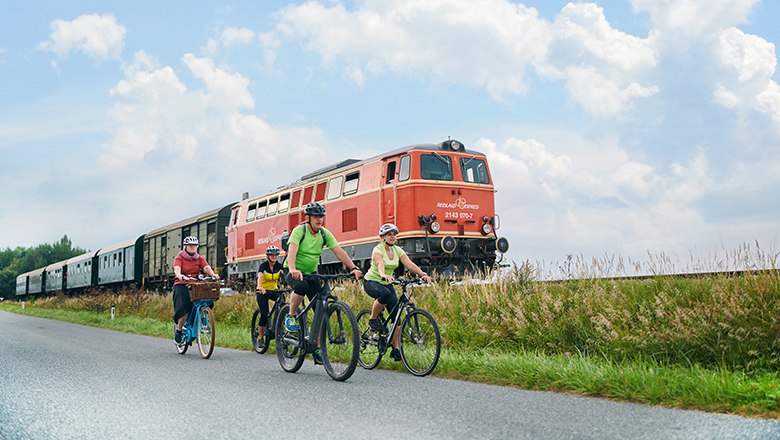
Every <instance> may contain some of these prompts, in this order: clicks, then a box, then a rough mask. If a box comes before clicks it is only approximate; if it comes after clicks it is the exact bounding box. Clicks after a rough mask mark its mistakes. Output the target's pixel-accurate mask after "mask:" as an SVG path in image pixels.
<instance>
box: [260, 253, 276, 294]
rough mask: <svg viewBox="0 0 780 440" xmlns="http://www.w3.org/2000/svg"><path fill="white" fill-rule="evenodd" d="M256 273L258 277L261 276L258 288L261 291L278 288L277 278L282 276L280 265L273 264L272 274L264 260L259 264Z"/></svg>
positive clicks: (269, 266)
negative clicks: (259, 287) (260, 288)
mask: <svg viewBox="0 0 780 440" xmlns="http://www.w3.org/2000/svg"><path fill="white" fill-rule="evenodd" d="M257 273H258V275H260V274H262V276H261V278H260V286H261V287H262V288H263V289H265V290H277V289H278V288H279V276H280V275H281V274H282V265H281V264H279V262H278V261H277V262H276V263H275V264H274V267H273V272H272V271H271V265H270V264H269V262H268V261H267V260H266V261H264V262H262V263H261V264H260V267H259V268H258V269H257Z"/></svg>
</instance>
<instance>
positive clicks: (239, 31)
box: [221, 27, 255, 47]
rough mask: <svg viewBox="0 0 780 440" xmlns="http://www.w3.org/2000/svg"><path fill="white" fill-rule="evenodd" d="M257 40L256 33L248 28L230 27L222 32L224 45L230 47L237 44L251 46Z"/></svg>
mask: <svg viewBox="0 0 780 440" xmlns="http://www.w3.org/2000/svg"><path fill="white" fill-rule="evenodd" d="M254 39H255V33H254V31H253V30H251V29H247V28H234V27H229V28H227V29H225V30H224V31H222V38H221V40H222V45H223V46H224V47H230V46H234V45H237V44H249V43H251V42H252V41H254Z"/></svg>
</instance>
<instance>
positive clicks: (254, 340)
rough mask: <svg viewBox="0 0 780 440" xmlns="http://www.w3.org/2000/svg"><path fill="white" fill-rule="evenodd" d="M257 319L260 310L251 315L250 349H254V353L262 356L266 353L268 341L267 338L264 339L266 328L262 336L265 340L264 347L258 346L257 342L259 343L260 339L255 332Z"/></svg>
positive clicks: (266, 333) (266, 332)
mask: <svg viewBox="0 0 780 440" xmlns="http://www.w3.org/2000/svg"><path fill="white" fill-rule="evenodd" d="M259 319H260V310H255V313H253V314H252V327H251V334H252V347H254V349H255V353H257V354H263V353H265V352H266V351H268V340H267V337H266V336H267V335H268V328H267V327H266V329H265V335H263V338H264V339H266V340H265V346H264V347H262V348H261V347H260V346H259V344H258V342H260V338H258V336H257V333H258V332H257V321H258V320H259Z"/></svg>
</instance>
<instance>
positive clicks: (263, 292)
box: [257, 287, 265, 295]
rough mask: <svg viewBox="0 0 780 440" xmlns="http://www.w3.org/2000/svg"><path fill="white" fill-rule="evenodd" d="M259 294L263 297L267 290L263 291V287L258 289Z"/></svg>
mask: <svg viewBox="0 0 780 440" xmlns="http://www.w3.org/2000/svg"><path fill="white" fill-rule="evenodd" d="M257 293H259V294H261V295H265V289H263V288H262V287H258V288H257Z"/></svg>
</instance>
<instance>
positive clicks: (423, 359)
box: [400, 309, 441, 376]
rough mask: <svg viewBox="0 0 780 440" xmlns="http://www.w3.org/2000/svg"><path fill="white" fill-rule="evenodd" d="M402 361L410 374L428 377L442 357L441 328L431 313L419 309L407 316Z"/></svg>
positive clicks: (402, 334)
mask: <svg viewBox="0 0 780 440" xmlns="http://www.w3.org/2000/svg"><path fill="white" fill-rule="evenodd" d="M400 343H401V345H400V349H401V360H403V362H404V366H406V369H407V370H409V372H410V373H412V374H414V375H415V376H427V375H428V374H430V373H431V371H433V369H434V368H436V364H437V363H438V362H439V356H440V355H441V334H439V326H438V325H437V324H436V320H435V319H433V316H431V314H430V313H428V312H426V311H425V310H422V309H417V310H414V311H412V312H411V313H409V314H408V315H406V318H404V321H403V324H402V326H401V341H400Z"/></svg>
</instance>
